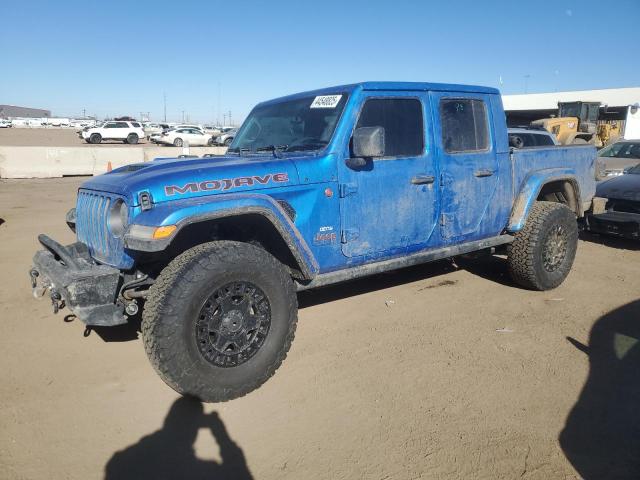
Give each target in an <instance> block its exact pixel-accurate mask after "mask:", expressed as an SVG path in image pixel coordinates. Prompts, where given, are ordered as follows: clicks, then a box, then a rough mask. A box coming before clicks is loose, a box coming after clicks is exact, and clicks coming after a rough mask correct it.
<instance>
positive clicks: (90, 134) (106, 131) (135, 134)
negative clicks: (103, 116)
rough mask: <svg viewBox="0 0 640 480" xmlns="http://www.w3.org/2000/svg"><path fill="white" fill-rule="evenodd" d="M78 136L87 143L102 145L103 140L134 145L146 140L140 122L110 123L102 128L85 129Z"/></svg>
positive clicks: (106, 123)
mask: <svg viewBox="0 0 640 480" xmlns="http://www.w3.org/2000/svg"><path fill="white" fill-rule="evenodd" d="M78 136H79V137H80V138H82V139H83V140H84V141H85V142H87V143H100V142H102V141H103V140H118V141H121V142H124V143H129V144H134V143H138V140H140V139H141V138H145V135H144V129H143V128H142V125H140V123H138V122H124V121H110V122H105V123H103V124H102V125H100V126H97V127H91V128H84V129H82V130H81V131H80V132H78Z"/></svg>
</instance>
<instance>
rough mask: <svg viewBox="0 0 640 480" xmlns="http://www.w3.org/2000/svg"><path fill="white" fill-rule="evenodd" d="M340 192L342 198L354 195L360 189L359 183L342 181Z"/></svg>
mask: <svg viewBox="0 0 640 480" xmlns="http://www.w3.org/2000/svg"><path fill="white" fill-rule="evenodd" d="M338 190H339V192H340V198H344V197H346V196H348V195H353V194H354V193H356V192H357V191H358V184H356V183H341V184H340V186H339V187H338Z"/></svg>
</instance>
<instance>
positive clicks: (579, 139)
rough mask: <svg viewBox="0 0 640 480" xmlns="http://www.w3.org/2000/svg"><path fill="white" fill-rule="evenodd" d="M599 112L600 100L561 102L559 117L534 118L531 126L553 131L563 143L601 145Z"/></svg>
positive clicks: (559, 104)
mask: <svg viewBox="0 0 640 480" xmlns="http://www.w3.org/2000/svg"><path fill="white" fill-rule="evenodd" d="M599 113H600V102H560V103H558V116H557V117H551V118H542V119H540V120H534V121H533V122H531V126H532V127H535V128H544V129H545V130H546V131H548V132H549V133H552V134H553V135H555V136H556V138H557V139H558V142H560V144H561V145H571V144H576V143H593V144H596V145H597V146H601V145H603V144H604V143H603V142H602V139H600V138H599V136H598V133H599V132H598V130H599V128H598V116H599ZM609 130H610V129H609ZM609 133H611V132H609Z"/></svg>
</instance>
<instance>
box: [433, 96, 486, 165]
mask: <svg viewBox="0 0 640 480" xmlns="http://www.w3.org/2000/svg"><path fill="white" fill-rule="evenodd" d="M440 121H441V123H442V144H443V145H444V149H445V151H446V152H447V153H460V152H477V151H482V150H488V149H489V121H488V118H487V107H486V105H485V103H484V102H483V101H482V100H474V99H470V98H443V99H442V100H441V101H440Z"/></svg>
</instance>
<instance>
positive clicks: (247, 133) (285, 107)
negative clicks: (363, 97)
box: [229, 93, 348, 152]
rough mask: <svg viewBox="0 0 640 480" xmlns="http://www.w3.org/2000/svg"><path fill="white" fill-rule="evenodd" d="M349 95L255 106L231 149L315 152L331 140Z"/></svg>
mask: <svg viewBox="0 0 640 480" xmlns="http://www.w3.org/2000/svg"><path fill="white" fill-rule="evenodd" d="M347 98H348V95H347V94H344V93H337V94H332V95H316V96H309V97H303V98H298V99H294V100H285V101H281V102H276V103H270V104H268V105H259V106H257V107H256V108H254V109H253V111H252V112H251V113H250V114H249V116H248V117H247V119H246V120H245V121H244V123H243V124H242V127H241V128H240V130H239V131H238V134H237V135H236V136H235V138H234V140H233V143H232V144H231V146H230V148H229V151H230V152H244V151H247V152H260V151H268V150H274V149H278V150H280V151H284V152H296V151H297V152H300V151H314V150H321V149H323V148H325V147H326V146H327V145H328V144H329V142H330V141H331V137H332V136H333V132H334V130H335V129H336V125H337V124H338V120H339V119H340V115H341V114H342V110H343V109H344V106H345V104H346V103H347Z"/></svg>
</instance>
